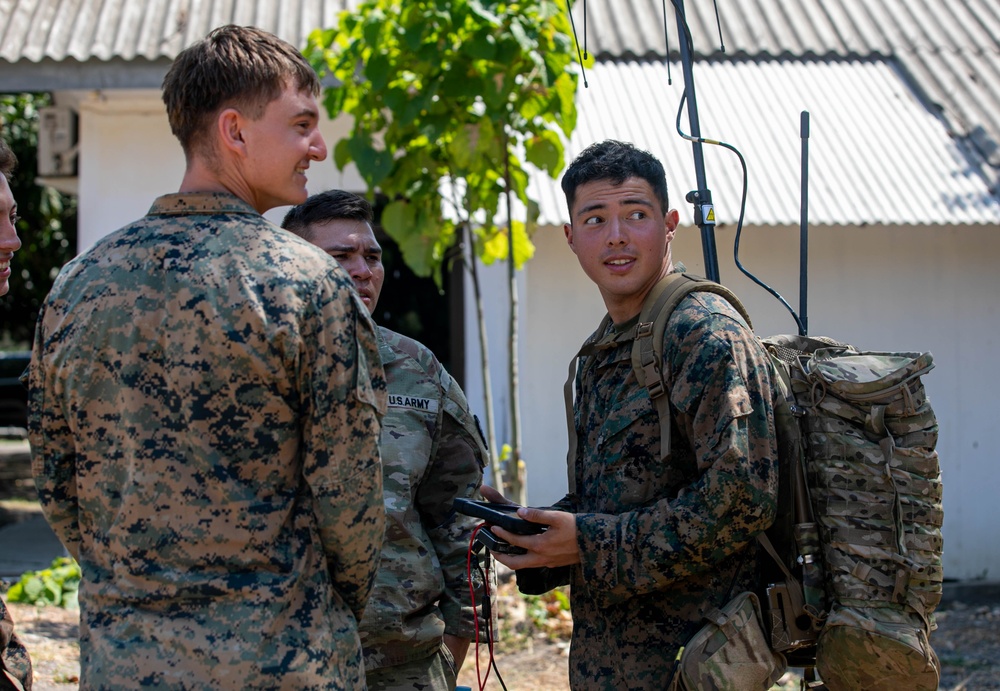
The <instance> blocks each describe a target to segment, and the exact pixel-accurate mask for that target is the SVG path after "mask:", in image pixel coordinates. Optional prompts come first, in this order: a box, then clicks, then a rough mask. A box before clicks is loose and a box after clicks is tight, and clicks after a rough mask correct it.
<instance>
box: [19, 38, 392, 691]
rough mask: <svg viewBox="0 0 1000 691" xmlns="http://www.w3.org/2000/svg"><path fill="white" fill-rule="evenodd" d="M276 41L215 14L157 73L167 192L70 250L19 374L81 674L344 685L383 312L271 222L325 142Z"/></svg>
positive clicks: (368, 579)
mask: <svg viewBox="0 0 1000 691" xmlns="http://www.w3.org/2000/svg"><path fill="white" fill-rule="evenodd" d="M318 93H319V84H318V80H317V77H316V75H315V73H314V72H313V71H312V69H311V68H310V67H309V64H308V63H307V62H306V61H305V60H304V59H303V57H302V56H301V55H300V54H299V53H298V52H297V51H296V50H295V49H294V48H293V47H292V46H290V45H289V44H287V43H285V42H284V41H280V40H279V39H277V38H276V37H274V36H272V35H271V34H268V33H266V32H263V31H260V30H257V29H253V28H249V27H233V26H228V27H222V28H220V29H217V30H215V31H213V32H212V33H211V34H209V35H208V37H207V38H205V39H204V40H202V41H199V42H197V43H196V44H194V45H193V46H192V47H190V48H188V49H186V50H184V51H182V52H181V53H180V55H178V57H177V59H176V60H175V61H174V63H173V65H172V67H171V68H170V70H169V71H168V73H167V75H166V78H165V79H164V89H163V98H164V102H165V103H166V106H167V114H168V117H169V120H170V125H171V128H172V129H173V131H174V133H175V135H176V136H177V137H178V139H179V140H180V142H181V145H182V147H183V149H184V152H185V157H186V160H187V167H186V170H185V174H184V178H183V180H182V182H181V186H180V191H179V192H178V193H177V194H168V195H165V196H163V197H160V198H158V199H157V200H156V201H155V202H154V203H153V205H152V208H151V209H150V211H149V213H148V214H147V215H146V216H145V217H144V218H142V219H141V220H139V221H136V222H135V223H132V224H131V225H128V226H126V227H125V228H123V229H121V230H119V231H117V232H114V233H112V234H111V235H109V236H107V237H105V238H103V239H102V240H100V241H99V242H98V243H97V244H96V245H95V246H94V247H93V248H92V249H91V250H89V251H87V252H86V253H84V254H82V255H81V256H79V257H77V258H76V259H74V260H73V261H72V262H70V263H69V264H68V265H67V266H66V267H65V268H64V269H63V270H62V272H61V273H60V275H59V277H58V278H57V280H56V282H55V285H54V286H53V288H52V291H51V293H50V294H49V296H48V297H47V298H46V300H45V303H44V306H43V309H42V312H41V315H40V318H39V322H38V326H37V330H36V335H35V341H34V351H33V353H32V361H31V366H30V375H29V389H30V391H29V399H30V402H29V405H30V413H29V435H30V441H31V447H32V471H33V473H34V477H35V483H36V486H37V488H38V494H39V498H40V499H41V503H42V508H43V510H44V512H45V515H46V518H47V519H48V520H49V522H50V524H51V525H52V528H53V529H54V530H55V532H56V534H57V535H58V536H59V538H60V539H61V540H62V542H63V544H64V545H65V546H66V547H67V549H68V550H69V551H70V553H71V554H72V555H73V557H74V558H76V559H77V560H78V561H79V563H80V566H81V569H82V572H83V581H82V583H81V585H80V595H79V598H80V667H81V678H80V686H81V688H87V689H98V688H100V689H110V688H137V687H142V688H160V689H357V688H363V686H364V674H363V669H362V656H361V645H360V638H359V635H358V631H357V621H358V620H359V619H360V618H361V617H362V615H363V611H364V607H365V604H366V602H367V599H368V596H369V593H370V591H371V588H372V586H373V583H374V575H375V570H376V567H377V565H378V559H379V551H380V548H381V544H382V540H383V535H384V532H385V522H384V519H385V511H384V506H383V503H382V469H381V464H380V461H379V455H378V448H377V440H378V435H379V432H380V424H379V419H380V415H382V414H383V413H384V409H385V396H386V391H385V381H384V378H383V372H382V368H381V365H380V362H379V357H378V344H377V341H376V336H375V330H374V325H373V323H372V322H371V319H370V317H369V315H368V313H367V310H365V307H364V305H363V304H362V303H361V301H360V300H359V299H358V297H357V294H356V293H355V292H354V290H353V289H352V288H351V283H350V279H348V277H347V276H346V275H345V274H344V272H343V271H342V270H341V269H340V268H339V266H338V265H337V263H336V262H334V261H333V260H331V259H330V258H329V257H328V256H327V255H326V254H325V253H323V252H321V251H319V250H317V249H316V248H315V247H313V246H312V245H310V244H309V243H307V242H304V241H302V240H301V239H300V238H296V237H294V236H292V235H290V234H288V233H286V232H285V231H283V230H281V229H280V228H278V227H277V226H275V225H273V224H271V223H269V222H268V221H266V220H265V219H264V217H263V216H262V215H261V214H262V213H263V212H264V211H266V210H268V209H270V208H273V207H275V206H281V205H287V204H296V203H299V202H301V201H303V200H305V199H306V197H307V196H308V194H307V191H306V177H305V170H306V169H307V168H308V167H309V164H310V163H311V162H312V161H320V160H322V159H324V158H325V157H326V145H325V143H324V141H323V138H322V136H321V135H320V133H319V130H318V121H319V109H318V107H317V104H316V95H317V94H318Z"/></svg>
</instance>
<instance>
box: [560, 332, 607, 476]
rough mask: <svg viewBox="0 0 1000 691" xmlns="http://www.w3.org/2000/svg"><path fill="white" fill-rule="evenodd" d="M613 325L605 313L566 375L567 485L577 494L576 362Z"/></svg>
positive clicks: (571, 361)
mask: <svg viewBox="0 0 1000 691" xmlns="http://www.w3.org/2000/svg"><path fill="white" fill-rule="evenodd" d="M610 325H611V315H609V314H605V315H604V319H602V320H601V324H600V326H598V327H597V331H596V332H594V333H595V336H594V338H593V339H587V341H586V342H585V343H584V344H583V347H581V348H580V350H578V351H577V353H576V355H574V356H573V357H572V359H570V361H569V372H568V373H567V376H566V383H565V384H563V403H564V405H565V408H566V429H567V431H568V433H569V448H568V450H567V451H566V469H567V473H568V478H567V480H568V482H567V486H568V487H569V493H570V494H576V449H577V445H578V444H579V441H578V439H577V436H576V420H575V418H574V412H573V385H574V384H575V383H576V363H577V361H578V360H579V359H580V357H581V356H583V355H587V354H589V353H590V352H592V350H593V346H594V340H595V339H600V337H601V335H602V334H604V333H605V332H606V331H607V330H608V327H609V326H610Z"/></svg>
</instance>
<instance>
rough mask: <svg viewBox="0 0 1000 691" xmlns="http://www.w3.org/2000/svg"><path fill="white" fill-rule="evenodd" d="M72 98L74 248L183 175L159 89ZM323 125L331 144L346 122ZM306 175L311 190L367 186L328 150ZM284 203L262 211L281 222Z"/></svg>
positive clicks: (136, 212)
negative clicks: (76, 153) (75, 121)
mask: <svg viewBox="0 0 1000 691" xmlns="http://www.w3.org/2000/svg"><path fill="white" fill-rule="evenodd" d="M72 100H74V101H78V103H79V105H78V109H79V127H80V129H79V142H80V157H79V162H80V163H79V166H80V170H79V191H80V197H79V204H80V206H79V241H78V246H79V248H80V250H84V249H87V248H88V247H90V246H91V245H93V244H94V242H96V241H97V240H98V239H100V238H101V237H103V236H105V235H107V234H108V233H110V232H111V231H113V230H116V229H118V228H120V227H122V226H123V225H125V224H127V223H130V222H132V221H134V220H136V219H138V218H140V217H141V216H143V215H144V214H145V213H146V212H147V211H148V210H149V206H150V204H152V202H153V200H154V199H156V197H158V196H159V195H161V194H167V193H169V192H175V191H177V188H178V186H179V185H180V182H181V178H182V177H183V175H184V154H183V153H182V152H181V148H180V144H178V143H177V139H175V138H174V136H173V134H171V132H170V125H169V124H168V123H167V116H166V111H165V109H164V107H163V103H162V102H161V101H160V94H159V92H152V91H150V92H131V93H129V94H128V95H127V96H122V95H119V94H116V93H114V92H110V93H107V94H98V93H87V94H82V95H76V96H75V98H73V99H72ZM320 131H321V132H322V133H323V137H324V139H325V140H326V142H327V146H328V147H329V148H332V146H333V144H334V142H336V141H337V140H338V139H339V138H341V137H342V136H343V133H344V132H346V126H345V125H344V124H343V121H342V120H338V121H331V120H330V119H329V118H327V117H326V116H325V114H324V115H323V119H322V121H321V123H320ZM308 175H309V191H310V193H315V192H321V191H323V190H327V189H333V188H340V189H349V190H355V191H362V190H364V189H365V186H364V184H363V183H362V181H361V178H360V176H359V175H358V174H357V171H356V169H355V168H354V167H353V166H350V167H349V168H348V169H347V170H346V171H345V172H341V171H339V170H337V169H336V168H335V167H334V165H333V163H332V159H331V157H330V156H327V158H326V160H324V161H320V162H315V161H314V162H313V164H312V165H311V166H310V168H309V173H308ZM287 208H288V207H281V208H278V209H272V210H271V211H269V212H268V213H267V214H265V215H266V216H267V217H268V218H270V219H271V220H272V221H275V222H280V221H281V218H282V217H283V216H284V213H285V211H286V210H287Z"/></svg>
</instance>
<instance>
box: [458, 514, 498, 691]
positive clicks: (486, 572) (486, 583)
mask: <svg viewBox="0 0 1000 691" xmlns="http://www.w3.org/2000/svg"><path fill="white" fill-rule="evenodd" d="M485 525H486V524H485V523H480V524H479V525H477V526H476V528H475V530H473V531H472V536H471V537H470V538H469V551H468V553H467V557H466V560H465V572H466V578H467V579H468V580H469V595H470V596H471V598H472V615H473V616H472V621H473V624H474V626H475V629H476V652H475V654H476V680H477V681H478V682H479V691H485V689H486V682H487V681H488V680H489V678H490V670H491V669H492V668H493V664H494V662H493V630H492V628H493V621H492V619H493V614H492V612H490V616H489V618H488V619H487V621H486V634H487V636H488V637H487V647H488V649H489V665H487V667H486V676H485V677H483V675H482V672H481V671H480V669H479V617H478V616H477V615H476V587H475V583H474V582H473V580H472V561H473V559H474V558H475V552H474V551H473V546H474V545H475V543H476V535H477V534H478V533H479V531H480V530H481V529H482V528H483V526H485ZM483 594H484V595H485V596H486V600H487V602H488V601H489V597H490V560H489V552H487V559H486V562H485V566H484V568H483Z"/></svg>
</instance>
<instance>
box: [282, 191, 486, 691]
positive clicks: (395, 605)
mask: <svg viewBox="0 0 1000 691" xmlns="http://www.w3.org/2000/svg"><path fill="white" fill-rule="evenodd" d="M372 222H373V214H372V208H371V205H370V204H369V203H368V202H367V201H366V200H365V199H363V198H362V197H359V196H357V195H355V194H351V193H350V192H344V191H340V190H332V191H329V192H322V193H320V194H316V195H314V196H312V197H310V198H309V200H308V201H306V202H305V203H304V204H300V205H299V206H296V207H294V208H293V209H291V210H290V211H289V212H288V214H287V215H286V216H285V218H284V221H282V224H281V225H282V227H284V228H286V229H288V230H290V231H291V232H293V233H295V234H296V235H299V236H301V237H303V238H305V239H306V240H308V241H310V242H312V243H313V244H315V245H316V246H317V247H319V248H321V249H322V250H324V251H326V252H327V253H328V254H329V255H330V256H331V257H333V258H334V259H336V260H337V261H338V262H339V263H340V265H341V266H342V267H343V268H344V270H345V271H347V273H348V274H349V275H350V276H351V279H352V280H353V281H354V286H355V288H357V290H358V293H359V294H360V295H361V299H362V300H363V301H364V303H365V305H366V306H367V307H368V311H369V312H374V310H375V306H376V305H377V304H378V299H379V295H380V294H381V292H382V285H383V282H384V280H385V269H384V267H383V265H382V247H381V246H380V245H379V243H378V241H377V240H376V238H375V233H374V232H373V230H372ZM378 337H379V354H380V355H381V356H382V365H383V367H384V368H385V378H386V382H387V383H388V387H389V407H388V411H387V412H386V416H385V419H384V420H383V421H382V436H381V438H380V441H379V446H380V450H381V453H382V472H383V476H382V482H383V487H384V491H385V508H386V536H385V545H384V546H383V548H382V563H381V565H380V566H379V570H378V574H377V575H376V578H375V591H374V592H373V593H372V597H371V600H370V601H369V603H368V608H367V609H366V610H365V617H364V619H363V620H362V621H361V642H362V644H363V646H364V653H365V675H366V677H367V680H368V688H369V689H370V690H378V691H381V690H384V691H396V690H403V689H426V690H428V691H430V690H432V689H433V690H440V691H444V690H445V689H454V688H455V681H456V676H457V674H458V670H459V669H460V668H461V666H462V662H463V661H464V660H465V656H466V652H467V651H468V649H469V643H470V640H474V638H475V635H476V626H477V620H476V610H475V607H476V605H483V598H484V597H485V593H484V590H485V589H484V587H483V583H482V581H481V579H480V578H478V577H477V576H478V574H477V573H475V572H474V574H473V580H474V584H475V588H474V589H475V591H476V600H475V601H474V600H473V597H472V595H471V593H470V592H469V578H468V569H467V553H468V549H469V539H470V536H471V534H472V531H473V530H474V529H475V526H476V525H477V523H478V522H479V521H477V520H476V519H474V518H469V517H467V516H463V515H462V514H459V513H456V512H455V511H454V509H453V508H452V504H453V500H454V499H455V498H456V497H465V498H470V499H480V498H481V497H480V496H479V487H480V485H481V484H482V481H483V468H484V467H485V465H486V459H487V452H486V446H485V442H484V441H483V437H482V435H481V434H480V432H479V428H478V424H477V422H476V420H475V418H474V417H473V415H472V413H471V412H469V404H468V402H467V401H466V399H465V394H464V393H463V392H462V389H461V388H460V387H459V385H458V383H457V382H456V381H455V380H454V379H453V378H452V377H451V375H450V374H448V372H447V371H446V370H445V369H444V367H443V366H442V365H441V363H440V362H438V360H437V358H436V357H434V354H433V353H431V351H430V350H428V349H427V347H426V346H424V345H423V344H421V343H419V342H417V341H415V340H413V339H412V338H408V337H406V336H403V335H402V334H398V333H396V332H394V331H390V330H389V329H387V328H385V327H384V326H379V327H378ZM485 623H486V622H485V620H484V619H482V618H480V619H479V621H478V625H479V628H480V630H481V632H482V635H483V636H484V637H485V633H486V631H485V628H484V627H485Z"/></svg>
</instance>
